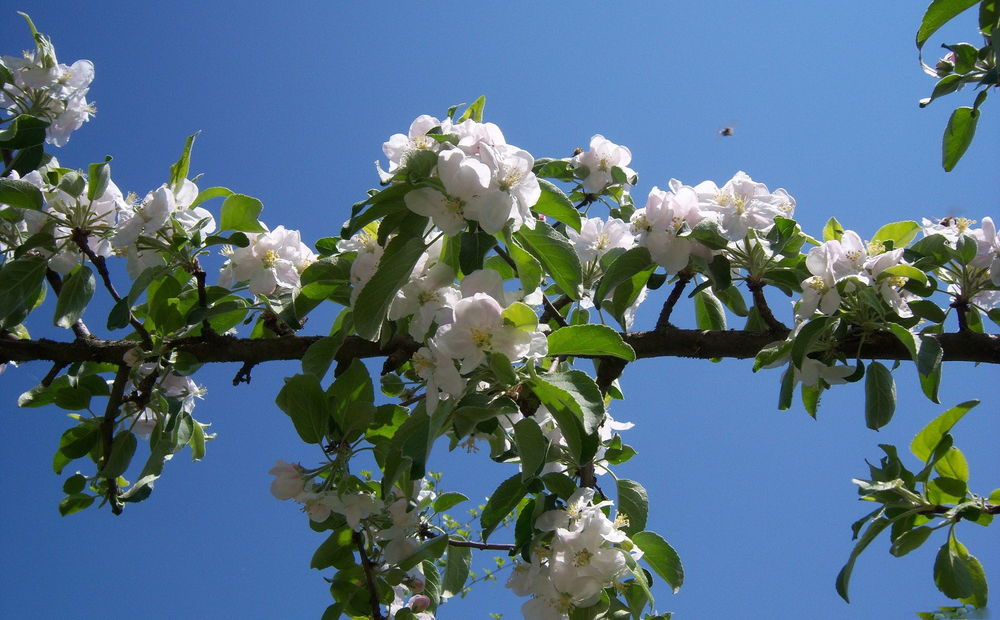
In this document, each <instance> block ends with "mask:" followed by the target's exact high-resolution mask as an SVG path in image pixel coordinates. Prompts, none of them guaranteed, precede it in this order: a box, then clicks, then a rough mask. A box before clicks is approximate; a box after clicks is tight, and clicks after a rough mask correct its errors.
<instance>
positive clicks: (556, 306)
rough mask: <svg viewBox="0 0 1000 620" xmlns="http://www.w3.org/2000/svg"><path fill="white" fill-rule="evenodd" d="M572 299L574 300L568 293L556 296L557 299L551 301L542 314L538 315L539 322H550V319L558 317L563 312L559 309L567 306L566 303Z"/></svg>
mask: <svg viewBox="0 0 1000 620" xmlns="http://www.w3.org/2000/svg"><path fill="white" fill-rule="evenodd" d="M544 301H548V299H545V300H544ZM572 301H573V300H572V299H570V298H569V296H568V295H560V296H559V297H557V298H556V300H555V301H553V302H550V303H549V304H548V305H547V306H545V310H544V311H543V312H542V316H540V317H538V322H539V323H548V322H549V321H550V320H552V319H554V318H556V316H561V315H562V313H561V312H559V311H560V310H562V309H563V308H565V307H566V305H567V304H569V303H570V302H572ZM550 308H551V310H550ZM553 315H555V316H553Z"/></svg>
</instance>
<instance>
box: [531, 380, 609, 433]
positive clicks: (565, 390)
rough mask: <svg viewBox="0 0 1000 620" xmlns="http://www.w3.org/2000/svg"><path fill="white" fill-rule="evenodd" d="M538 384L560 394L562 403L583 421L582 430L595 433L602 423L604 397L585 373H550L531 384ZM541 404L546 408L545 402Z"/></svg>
mask: <svg viewBox="0 0 1000 620" xmlns="http://www.w3.org/2000/svg"><path fill="white" fill-rule="evenodd" d="M543 377H544V378H543ZM539 382H542V383H545V384H546V385H548V386H549V387H551V388H555V389H556V390H559V392H561V394H560V398H561V400H562V402H563V403H564V404H566V405H568V406H569V407H570V408H571V409H572V410H573V412H574V414H576V415H578V416H579V418H580V420H582V421H583V430H584V432H585V433H587V434H588V435H589V434H591V433H594V432H596V431H597V428H598V427H599V426H600V425H601V423H602V422H604V396H603V395H602V394H601V390H600V388H598V387H597V384H596V383H595V382H594V380H593V379H591V378H590V375H588V374H587V373H585V372H583V371H582V370H568V371H565V372H556V373H550V374H546V375H542V376H540V377H536V378H535V379H533V382H532V384H533V385H537V384H538V383H539ZM563 395H565V396H563ZM566 397H568V399H567V398H566ZM539 398H541V397H540V396H539ZM542 403H543V404H546V406H548V405H547V403H545V400H542ZM557 422H558V420H557Z"/></svg>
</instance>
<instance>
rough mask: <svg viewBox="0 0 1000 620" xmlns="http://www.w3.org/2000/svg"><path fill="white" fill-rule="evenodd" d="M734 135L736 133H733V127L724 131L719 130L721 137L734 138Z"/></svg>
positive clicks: (723, 129)
mask: <svg viewBox="0 0 1000 620" xmlns="http://www.w3.org/2000/svg"><path fill="white" fill-rule="evenodd" d="M733 133H734V131H733V128H732V127H723V128H722V129H720V130H719V135H720V136H726V137H728V136H732V135H733Z"/></svg>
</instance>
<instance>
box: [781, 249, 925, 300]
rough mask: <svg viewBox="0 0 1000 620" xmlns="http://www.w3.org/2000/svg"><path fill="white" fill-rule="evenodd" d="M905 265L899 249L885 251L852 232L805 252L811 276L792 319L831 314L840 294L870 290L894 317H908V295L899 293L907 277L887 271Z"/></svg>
mask: <svg viewBox="0 0 1000 620" xmlns="http://www.w3.org/2000/svg"><path fill="white" fill-rule="evenodd" d="M906 264H908V263H907V262H906V261H905V260H904V259H903V248H897V249H893V250H886V249H885V247H884V246H883V245H882V244H880V243H873V244H865V242H864V241H862V240H861V237H860V236H859V235H858V234H857V233H856V232H854V231H853V230H848V231H844V234H843V235H842V236H841V238H840V239H831V240H829V241H825V242H823V243H822V244H821V245H819V246H818V247H815V248H813V249H811V250H809V254H808V255H807V256H806V267H808V269H809V273H811V274H813V275H812V276H810V277H809V278H807V279H805V280H804V281H803V282H802V300H801V301H800V302H799V304H798V306H797V308H796V310H795V316H796V318H797V319H799V320H803V319H806V318H809V317H811V316H812V315H813V314H814V313H815V312H817V311H819V312H820V313H822V314H825V315H831V314H833V313H834V312H836V311H837V310H838V309H839V308H840V305H841V301H842V295H843V294H844V293H853V292H855V291H856V290H858V289H859V288H860V287H874V288H875V290H877V291H878V294H879V295H880V297H881V298H882V299H883V300H884V301H885V302H886V303H887V304H888V305H889V307H890V308H891V309H892V310H893V311H894V312H895V313H896V314H898V315H899V316H900V317H904V318H906V317H910V316H912V315H913V314H912V312H911V311H910V308H909V306H907V305H906V299H907V297H908V296H909V294H908V293H907V292H906V291H904V290H903V285H905V284H906V280H907V278H906V277H905V276H897V275H892V272H891V271H888V270H889V269H890V268H892V267H895V266H897V265H906Z"/></svg>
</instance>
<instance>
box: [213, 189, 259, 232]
mask: <svg viewBox="0 0 1000 620" xmlns="http://www.w3.org/2000/svg"><path fill="white" fill-rule="evenodd" d="M263 209H264V204H263V203H262V202H261V201H259V200H257V199H256V198H253V197H252V196H246V195H244V194H230V195H228V196H226V199H225V200H223V201H222V212H221V215H220V221H219V230H220V231H221V230H236V231H239V232H248V233H262V232H267V229H266V228H264V226H262V225H261V223H260V222H259V221H257V217H258V216H259V215H260V212H261V211H262V210H263Z"/></svg>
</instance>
